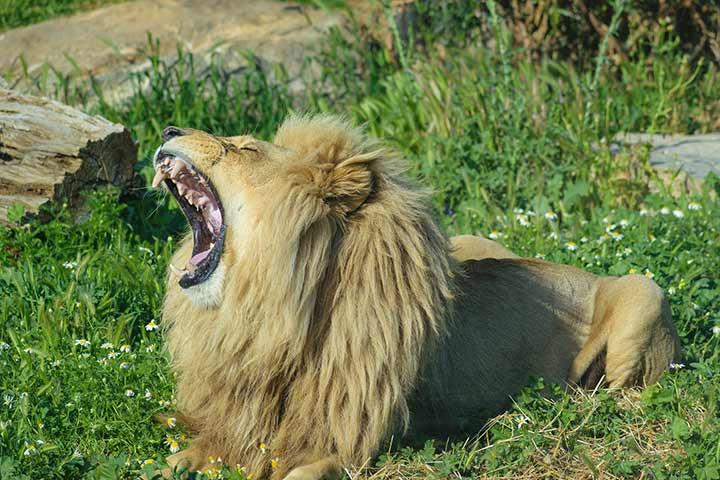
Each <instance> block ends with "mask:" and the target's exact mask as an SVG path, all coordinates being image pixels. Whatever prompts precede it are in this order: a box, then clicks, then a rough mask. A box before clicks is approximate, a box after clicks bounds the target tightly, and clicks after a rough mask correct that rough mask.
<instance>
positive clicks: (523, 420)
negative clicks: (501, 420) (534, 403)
mask: <svg viewBox="0 0 720 480" xmlns="http://www.w3.org/2000/svg"><path fill="white" fill-rule="evenodd" d="M515 423H516V424H517V426H518V428H522V427H523V426H525V425H527V424H528V423H530V418H529V417H528V416H527V415H518V416H517V417H516V418H515Z"/></svg>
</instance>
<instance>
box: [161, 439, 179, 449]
mask: <svg viewBox="0 0 720 480" xmlns="http://www.w3.org/2000/svg"><path fill="white" fill-rule="evenodd" d="M165 445H167V446H168V447H169V448H170V453H177V452H179V451H180V445H178V441H177V440H175V439H174V438H172V437H167V438H166V439H165Z"/></svg>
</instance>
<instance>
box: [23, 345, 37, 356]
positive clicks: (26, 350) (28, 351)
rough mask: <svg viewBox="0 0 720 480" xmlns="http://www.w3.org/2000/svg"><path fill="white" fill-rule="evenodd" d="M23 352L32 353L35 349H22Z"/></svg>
mask: <svg viewBox="0 0 720 480" xmlns="http://www.w3.org/2000/svg"><path fill="white" fill-rule="evenodd" d="M23 352H25V353H27V354H28V355H32V354H34V353H35V350H33V349H32V348H31V347H28V348H25V349H23Z"/></svg>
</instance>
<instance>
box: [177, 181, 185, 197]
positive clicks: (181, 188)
mask: <svg viewBox="0 0 720 480" xmlns="http://www.w3.org/2000/svg"><path fill="white" fill-rule="evenodd" d="M185 190H187V187H186V186H185V185H184V184H182V183H178V184H177V191H178V193H179V194H180V195H183V192H185Z"/></svg>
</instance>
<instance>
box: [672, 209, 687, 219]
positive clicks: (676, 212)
mask: <svg viewBox="0 0 720 480" xmlns="http://www.w3.org/2000/svg"><path fill="white" fill-rule="evenodd" d="M673 216H674V217H675V218H684V217H685V214H684V213H683V212H682V210H673Z"/></svg>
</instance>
